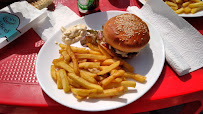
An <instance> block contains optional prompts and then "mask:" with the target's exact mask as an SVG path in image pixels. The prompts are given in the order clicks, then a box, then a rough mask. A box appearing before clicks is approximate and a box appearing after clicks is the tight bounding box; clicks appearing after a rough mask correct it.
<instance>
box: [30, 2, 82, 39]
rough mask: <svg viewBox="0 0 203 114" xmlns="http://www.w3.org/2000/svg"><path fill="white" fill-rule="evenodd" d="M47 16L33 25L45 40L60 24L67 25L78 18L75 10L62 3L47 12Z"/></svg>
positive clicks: (58, 28)
mask: <svg viewBox="0 0 203 114" xmlns="http://www.w3.org/2000/svg"><path fill="white" fill-rule="evenodd" d="M47 15H48V16H47V18H45V19H43V20H41V21H40V22H39V23H38V24H36V26H34V27H33V29H34V30H35V32H36V33H37V34H38V35H39V36H40V37H41V38H42V40H44V41H46V40H47V39H49V38H51V37H52V36H53V35H54V34H55V33H56V32H57V31H58V30H60V28H61V26H64V25H67V24H68V23H71V22H73V21H75V20H76V19H78V18H80V17H79V16H78V15H77V14H76V13H75V12H73V11H72V10H71V9H69V8H68V7H66V6H63V5H62V4H58V5H57V7H56V9H55V10H54V11H48V12H47Z"/></svg>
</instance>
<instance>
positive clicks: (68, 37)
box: [61, 24, 87, 44]
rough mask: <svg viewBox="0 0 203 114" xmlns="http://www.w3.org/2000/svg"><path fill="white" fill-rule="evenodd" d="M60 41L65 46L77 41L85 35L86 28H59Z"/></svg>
mask: <svg viewBox="0 0 203 114" xmlns="http://www.w3.org/2000/svg"><path fill="white" fill-rule="evenodd" d="M61 32H62V41H63V42H64V43H65V44H72V43H75V42H77V41H79V40H80V39H81V38H82V37H84V36H85V35H86V33H87V27H86V26H85V25H82V24H77V25H74V26H71V27H69V28H64V27H61Z"/></svg>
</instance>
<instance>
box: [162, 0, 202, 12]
mask: <svg viewBox="0 0 203 114" xmlns="http://www.w3.org/2000/svg"><path fill="white" fill-rule="evenodd" d="M164 1H165V3H166V4H167V5H168V6H169V7H171V8H172V9H173V10H174V11H175V12H176V13H177V14H182V13H185V14H188V13H191V14H194V13H196V12H198V11H200V10H203V1H201V0H164Z"/></svg>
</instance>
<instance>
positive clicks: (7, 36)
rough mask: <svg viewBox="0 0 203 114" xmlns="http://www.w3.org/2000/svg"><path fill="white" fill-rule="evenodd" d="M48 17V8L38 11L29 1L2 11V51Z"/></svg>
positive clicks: (0, 35)
mask: <svg viewBox="0 0 203 114" xmlns="http://www.w3.org/2000/svg"><path fill="white" fill-rule="evenodd" d="M46 16H47V15H46V8H45V9H42V10H38V9H37V8H35V7H34V6H32V5H31V4H29V3H28V2H27V1H21V2H14V3H12V4H11V5H9V6H7V7H4V8H3V9H1V10H0V26H1V27H0V49H1V48H3V47H4V46H6V45H7V44H9V43H10V42H12V41H14V40H15V39H16V38H18V37H19V36H20V35H22V34H23V33H25V32H26V31H28V30H29V29H30V28H31V27H32V26H33V25H34V24H36V23H37V22H38V21H39V20H41V19H43V18H45V17H46ZM9 21H10V22H9ZM8 31H9V32H8Z"/></svg>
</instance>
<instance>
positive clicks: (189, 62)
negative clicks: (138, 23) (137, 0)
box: [127, 0, 203, 76]
mask: <svg viewBox="0 0 203 114" xmlns="http://www.w3.org/2000/svg"><path fill="white" fill-rule="evenodd" d="M127 11H129V12H131V13H134V14H136V15H138V16H140V17H144V18H145V19H146V20H147V21H148V22H149V23H151V24H152V25H153V26H154V27H155V28H156V30H157V31H158V32H159V33H160V36H161V37H162V39H163V42H164V46H165V53H166V61H167V62H168V63H169V64H170V66H171V67H172V68H173V69H174V71H175V72H176V73H177V74H178V75H179V76H182V75H185V74H187V73H189V72H192V71H194V70H197V69H199V68H201V67H203V36H202V35H201V34H200V33H199V32H198V31H197V30H196V29H195V28H194V27H193V26H192V25H190V24H189V23H188V22H187V21H185V20H184V19H183V18H182V17H180V16H178V15H177V14H176V13H175V12H174V11H173V10H172V9H171V8H170V7H168V6H167V5H166V4H165V3H164V2H163V1H162V0H147V2H146V4H145V5H144V6H143V7H142V8H141V9H139V8H137V7H136V6H130V7H128V8H127Z"/></svg>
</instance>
